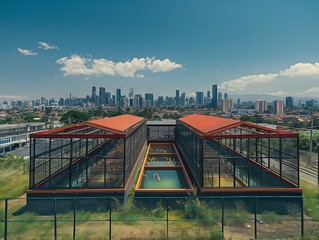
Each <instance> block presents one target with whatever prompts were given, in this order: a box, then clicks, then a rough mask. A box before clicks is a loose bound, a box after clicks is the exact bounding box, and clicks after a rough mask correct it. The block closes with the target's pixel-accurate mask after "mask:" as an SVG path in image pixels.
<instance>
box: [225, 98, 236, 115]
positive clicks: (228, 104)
mask: <svg viewBox="0 0 319 240" xmlns="http://www.w3.org/2000/svg"><path fill="white" fill-rule="evenodd" d="M233 108H234V104H233V99H230V98H227V99H223V100H222V112H223V113H229V112H230V111H231V110H232V109H233Z"/></svg>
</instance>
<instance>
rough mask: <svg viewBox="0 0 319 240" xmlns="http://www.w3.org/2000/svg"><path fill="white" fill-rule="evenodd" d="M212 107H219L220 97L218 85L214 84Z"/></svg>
mask: <svg viewBox="0 0 319 240" xmlns="http://www.w3.org/2000/svg"><path fill="white" fill-rule="evenodd" d="M212 107H213V108H217V107H218V96H217V85H216V84H214V85H213V86H212Z"/></svg>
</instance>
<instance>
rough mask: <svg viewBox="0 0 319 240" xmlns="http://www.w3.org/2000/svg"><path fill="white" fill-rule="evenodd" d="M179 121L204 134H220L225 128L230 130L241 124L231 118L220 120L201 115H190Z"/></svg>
mask: <svg viewBox="0 0 319 240" xmlns="http://www.w3.org/2000/svg"><path fill="white" fill-rule="evenodd" d="M179 121H181V122H183V123H185V124H187V125H188V126H190V127H192V128H193V129H195V130H197V131H199V132H201V133H203V134H208V133H215V132H219V131H222V130H223V129H224V128H229V127H232V126H233V125H238V124H240V123H241V121H238V120H233V119H229V118H219V117H213V116H207V115H200V114H192V115H188V116H186V117H182V118H180V119H179Z"/></svg>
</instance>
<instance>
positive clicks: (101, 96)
mask: <svg viewBox="0 0 319 240" xmlns="http://www.w3.org/2000/svg"><path fill="white" fill-rule="evenodd" d="M105 103H106V93H105V88H104V87H100V89H99V105H104V104H105Z"/></svg>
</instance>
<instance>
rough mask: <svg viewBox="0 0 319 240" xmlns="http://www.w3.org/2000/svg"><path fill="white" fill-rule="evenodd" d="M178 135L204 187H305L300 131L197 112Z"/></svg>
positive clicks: (291, 190) (180, 123)
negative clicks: (301, 170) (302, 174)
mask: <svg viewBox="0 0 319 240" xmlns="http://www.w3.org/2000/svg"><path fill="white" fill-rule="evenodd" d="M175 140H176V143H177V146H178V148H179V149H180V151H181V153H182V154H181V155H182V157H183V158H184V161H185V162H186V164H185V165H186V166H188V170H189V173H190V174H191V175H192V176H193V179H194V181H195V183H196V185H197V186H198V188H199V189H200V192H201V193H236V192H240V193H245V192H246V193H250V194H254V193H258V194H260V193H265V194H266V193H268V192H280V193H282V194H300V193H301V189H300V188H299V157H298V156H299V152H298V145H299V137H298V134H296V133H291V132H287V131H279V130H274V129H270V128H266V127H262V126H259V125H256V124H252V123H248V122H243V121H238V120H232V119H225V118H218V117H213V116H205V115H198V114H193V115H189V116H186V117H183V118H180V119H179V120H177V122H176V131H175Z"/></svg>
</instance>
